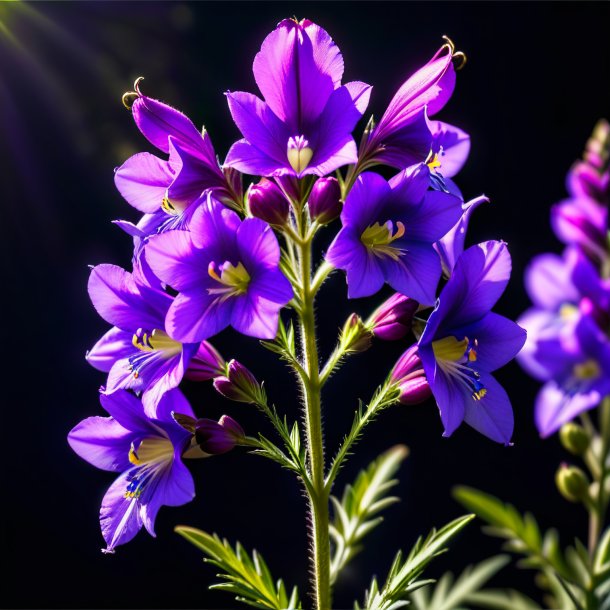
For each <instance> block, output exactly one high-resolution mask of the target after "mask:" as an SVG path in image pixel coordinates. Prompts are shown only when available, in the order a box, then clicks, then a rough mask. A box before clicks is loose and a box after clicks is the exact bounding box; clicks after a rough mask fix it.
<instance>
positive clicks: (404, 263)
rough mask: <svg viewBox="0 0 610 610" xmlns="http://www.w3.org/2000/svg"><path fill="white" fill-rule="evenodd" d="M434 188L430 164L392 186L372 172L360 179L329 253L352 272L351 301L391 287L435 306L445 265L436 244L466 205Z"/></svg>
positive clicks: (411, 170)
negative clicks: (384, 285) (429, 187)
mask: <svg viewBox="0 0 610 610" xmlns="http://www.w3.org/2000/svg"><path fill="white" fill-rule="evenodd" d="M429 183H430V170H429V169H428V167H426V165H424V164H420V165H416V166H413V167H410V168H407V169H406V170H404V171H403V172H401V173H400V174H398V175H396V176H394V177H393V178H392V179H391V180H390V182H389V183H388V182H387V181H386V180H385V179H384V178H382V177H381V176H379V175H378V174H375V173H372V172H365V173H363V174H361V175H360V176H358V178H357V180H356V182H355V184H354V186H353V188H352V190H351V191H350V193H349V195H348V196H347V198H346V201H345V205H344V206H343V211H342V213H341V222H342V223H343V228H342V229H341V231H340V232H339V234H338V235H337V237H336V238H335V240H334V241H333V243H332V244H331V246H330V248H329V250H328V252H327V254H326V259H327V260H328V262H330V263H331V264H332V265H334V266H335V267H338V268H340V269H344V270H345V271H346V273H347V284H348V296H349V297H350V298H356V297H365V296H370V295H372V294H375V293H376V292H377V291H378V290H379V289H380V288H381V287H382V286H383V283H384V282H387V283H388V284H390V286H392V288H394V290H397V291H398V292H401V293H402V294H404V295H406V296H409V297H411V298H413V299H415V300H416V301H419V302H420V303H425V304H430V303H433V302H434V298H435V292H436V286H437V284H438V280H439V279H440V275H441V263H440V260H439V257H438V254H437V253H436V252H435V250H434V248H433V247H432V244H433V243H434V242H436V241H438V240H439V239H440V238H441V237H442V236H443V235H444V234H445V233H446V232H447V231H448V230H449V229H450V228H451V227H452V226H453V225H455V223H456V222H457V221H458V219H459V217H460V214H461V205H460V200H459V199H458V198H457V197H455V196H453V195H450V194H448V193H444V192H441V191H431V190H428V186H429Z"/></svg>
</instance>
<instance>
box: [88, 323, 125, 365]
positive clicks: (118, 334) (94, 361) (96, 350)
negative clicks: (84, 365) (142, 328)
mask: <svg viewBox="0 0 610 610" xmlns="http://www.w3.org/2000/svg"><path fill="white" fill-rule="evenodd" d="M132 338H133V333H132V332H126V331H124V330H121V329H120V328H116V327H113V328H111V329H110V330H109V331H108V332H107V333H106V334H105V335H103V336H102V338H101V339H100V340H99V341H98V342H97V343H96V344H95V345H94V346H93V347H92V348H91V349H90V350H89V351H88V352H87V356H86V358H87V362H88V363H89V364H90V365H91V366H93V367H94V368H96V369H97V370H98V371H104V372H105V373H107V372H108V371H109V370H110V369H111V368H112V365H113V364H114V363H115V362H116V361H117V360H121V359H122V358H127V356H129V355H130V354H131V353H133V349H134V348H133V343H132Z"/></svg>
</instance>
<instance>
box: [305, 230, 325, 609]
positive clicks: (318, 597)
mask: <svg viewBox="0 0 610 610" xmlns="http://www.w3.org/2000/svg"><path fill="white" fill-rule="evenodd" d="M312 238H313V236H312V235H310V236H309V237H308V239H305V240H304V242H303V243H301V244H300V253H301V256H300V259H301V261H300V262H301V265H300V267H301V269H300V270H301V286H302V287H303V299H302V307H301V310H300V312H299V321H300V330H301V342H302V347H303V368H304V369H305V372H306V375H305V376H302V377H301V379H302V385H303V394H304V407H305V422H306V432H307V445H308V449H309V467H310V481H311V489H310V490H309V494H308V495H309V503H310V509H311V542H312V551H313V558H312V559H313V573H314V580H315V582H314V587H315V601H316V608H317V610H330V608H331V596H330V539H329V516H328V502H329V497H328V493H327V491H326V486H325V484H324V441H323V434H322V412H321V398H320V394H321V384H320V369H319V359H318V348H317V343H316V324H315V311H314V301H315V296H316V291H317V289H318V288H319V285H320V284H316V285H312V280H311V241H312Z"/></svg>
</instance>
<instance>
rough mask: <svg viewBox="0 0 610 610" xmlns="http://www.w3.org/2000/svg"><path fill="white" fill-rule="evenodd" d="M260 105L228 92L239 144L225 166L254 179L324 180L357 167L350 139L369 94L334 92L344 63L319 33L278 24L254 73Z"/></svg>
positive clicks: (354, 88) (362, 87)
mask: <svg viewBox="0 0 610 610" xmlns="http://www.w3.org/2000/svg"><path fill="white" fill-rule="evenodd" d="M253 71H254V77H255V79H256V84H257V85H258V88H259V89H260V91H261V93H262V95H263V97H264V101H263V100H261V99H260V98H258V97H257V96H255V95H253V94H251V93H245V92H241V91H238V92H229V93H227V99H228V102H229V109H230V111H231V115H232V116H233V120H234V121H235V124H236V125H237V127H238V128H239V130H240V131H241V133H242V134H243V136H244V139H242V140H239V141H238V142H236V143H235V144H233V146H232V147H231V150H230V151H229V154H228V155H227V158H226V160H225V165H227V166H230V167H234V168H236V169H238V170H239V171H241V172H244V173H246V174H255V175H260V176H279V175H293V176H299V177H301V176H305V175H307V174H314V175H317V176H324V175H326V174H329V173H330V172H332V171H334V170H335V169H337V168H338V167H341V166H342V165H346V164H348V163H355V162H356V161H357V160H358V154H357V150H356V143H355V141H354V139H353V137H352V135H351V134H352V131H353V129H354V127H355V126H356V123H357V122H358V120H359V119H360V117H361V116H362V114H363V113H364V111H365V110H366V107H367V105H368V101H369V96H370V91H371V87H370V86H369V85H366V84H364V83H361V82H351V83H347V84H345V85H341V79H342V77H343V57H342V55H341V52H340V51H339V48H338V47H337V45H336V44H335V43H334V42H333V40H332V38H331V37H330V36H329V35H328V33H327V32H326V31H325V30H323V29H322V28H321V27H320V26H318V25H316V24H315V23H312V22H311V21H309V20H307V19H304V20H302V21H301V22H297V21H296V20H294V19H285V20H284V21H281V22H280V23H279V24H278V26H277V28H276V29H275V30H274V31H273V32H271V34H269V36H267V38H266V39H265V40H264V42H263V44H262V46H261V50H260V52H259V53H258V54H257V55H256V57H255V59H254V65H253Z"/></svg>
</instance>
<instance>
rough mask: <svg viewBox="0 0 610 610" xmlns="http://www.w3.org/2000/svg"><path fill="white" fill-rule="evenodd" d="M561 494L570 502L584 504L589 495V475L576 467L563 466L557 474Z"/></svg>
mask: <svg viewBox="0 0 610 610" xmlns="http://www.w3.org/2000/svg"><path fill="white" fill-rule="evenodd" d="M555 484H556V485H557V489H558V490H559V493H561V495H562V496H563V497H564V498H565V499H566V500H568V501H570V502H582V501H583V500H584V499H585V498H587V497H588V495H589V481H588V480H587V475H586V474H585V473H584V472H583V471H582V470H581V469H580V468H577V467H576V466H568V465H567V464H562V465H561V466H560V467H559V469H558V470H557V473H556V474H555Z"/></svg>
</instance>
